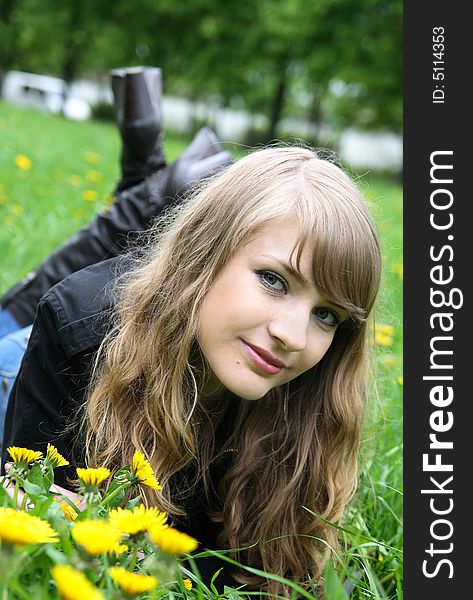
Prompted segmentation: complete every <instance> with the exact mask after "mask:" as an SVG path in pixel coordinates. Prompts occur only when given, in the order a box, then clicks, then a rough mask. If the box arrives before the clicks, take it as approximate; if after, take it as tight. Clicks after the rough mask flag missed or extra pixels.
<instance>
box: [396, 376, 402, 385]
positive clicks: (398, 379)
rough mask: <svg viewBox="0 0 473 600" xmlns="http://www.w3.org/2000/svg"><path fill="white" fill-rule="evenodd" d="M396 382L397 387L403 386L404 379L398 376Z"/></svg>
mask: <svg viewBox="0 0 473 600" xmlns="http://www.w3.org/2000/svg"><path fill="white" fill-rule="evenodd" d="M396 381H397V383H398V384H399V385H404V377H402V376H400V377H398V378H397V380H396Z"/></svg>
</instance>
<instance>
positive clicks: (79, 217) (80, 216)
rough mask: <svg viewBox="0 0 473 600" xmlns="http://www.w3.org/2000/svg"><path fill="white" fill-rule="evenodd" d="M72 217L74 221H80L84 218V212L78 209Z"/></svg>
mask: <svg viewBox="0 0 473 600" xmlns="http://www.w3.org/2000/svg"><path fill="white" fill-rule="evenodd" d="M72 216H73V218H74V219H75V220H76V221H82V220H83V218H84V217H85V212H84V211H83V210H82V209H81V208H80V209H79V210H76V211H75V212H74V214H73V215H72Z"/></svg>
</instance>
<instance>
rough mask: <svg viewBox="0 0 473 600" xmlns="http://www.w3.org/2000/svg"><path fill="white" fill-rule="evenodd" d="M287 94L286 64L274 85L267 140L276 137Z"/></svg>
mask: <svg viewBox="0 0 473 600" xmlns="http://www.w3.org/2000/svg"><path fill="white" fill-rule="evenodd" d="M286 94H287V76H286V65H284V66H283V67H282V69H281V70H280V73H279V81H278V84H277V87H276V93H275V95H274V99H273V102H272V104H271V110H270V114H269V129H268V133H267V138H268V140H267V141H271V140H274V138H275V137H276V130H277V127H278V124H279V121H280V120H281V116H282V111H283V108H284V101H285V100H286Z"/></svg>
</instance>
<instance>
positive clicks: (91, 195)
mask: <svg viewBox="0 0 473 600" xmlns="http://www.w3.org/2000/svg"><path fill="white" fill-rule="evenodd" d="M82 198H83V199H84V200H85V201H86V202H96V201H97V200H98V199H99V195H98V194H97V192H96V191H95V190H84V193H83V194H82Z"/></svg>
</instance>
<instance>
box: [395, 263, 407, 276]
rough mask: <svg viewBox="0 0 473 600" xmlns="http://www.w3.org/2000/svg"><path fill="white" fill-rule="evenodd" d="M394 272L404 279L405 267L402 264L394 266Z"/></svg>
mask: <svg viewBox="0 0 473 600" xmlns="http://www.w3.org/2000/svg"><path fill="white" fill-rule="evenodd" d="M393 271H394V272H395V273H396V275H399V277H400V278H401V279H403V278H404V265H403V264H402V263H398V264H397V265H394V267H393Z"/></svg>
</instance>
